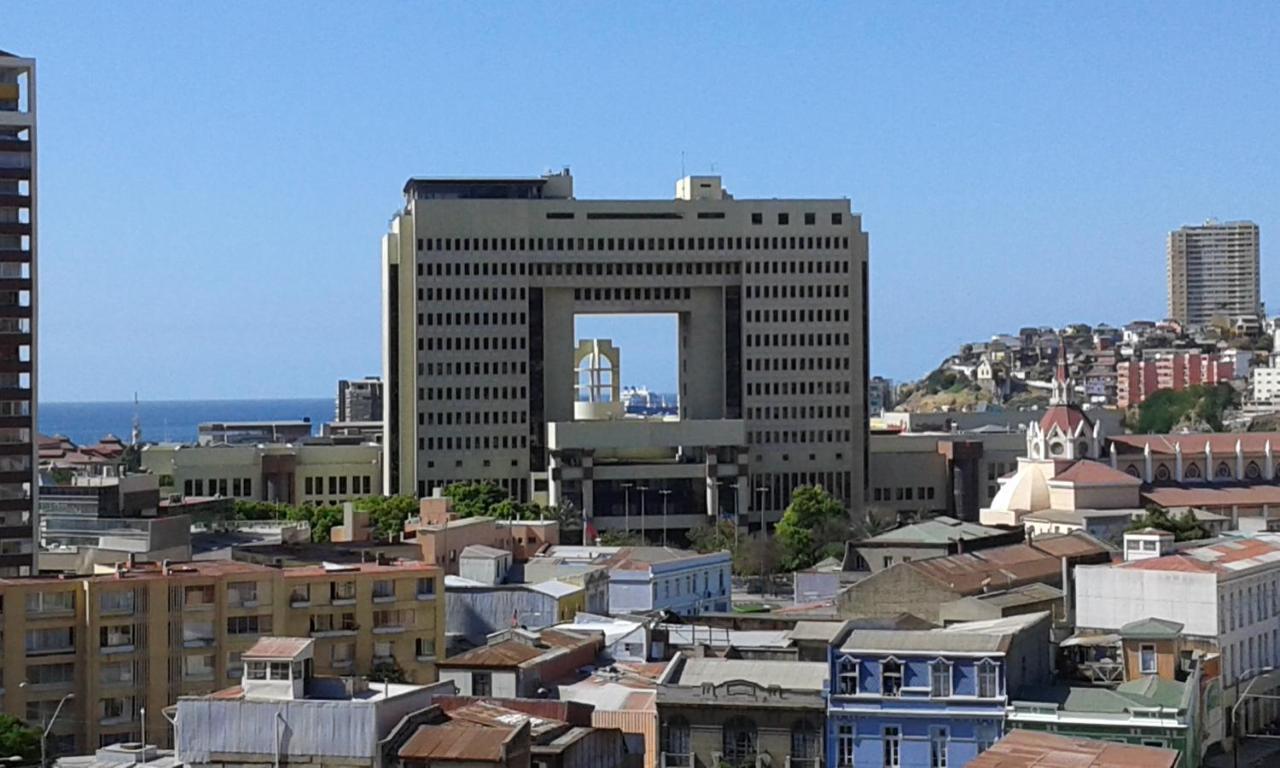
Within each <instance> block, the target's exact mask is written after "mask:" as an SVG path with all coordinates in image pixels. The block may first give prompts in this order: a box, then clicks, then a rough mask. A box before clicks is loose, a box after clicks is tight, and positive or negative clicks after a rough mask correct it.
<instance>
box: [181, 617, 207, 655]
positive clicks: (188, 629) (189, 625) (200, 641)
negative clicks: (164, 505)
mask: <svg viewBox="0 0 1280 768" xmlns="http://www.w3.org/2000/svg"><path fill="white" fill-rule="evenodd" d="M213 643H214V637H213V621H212V620H208V621H192V620H191V619H188V618H185V617H184V618H183V620H182V645H183V647H184V648H205V647H207V646H211V645H213Z"/></svg>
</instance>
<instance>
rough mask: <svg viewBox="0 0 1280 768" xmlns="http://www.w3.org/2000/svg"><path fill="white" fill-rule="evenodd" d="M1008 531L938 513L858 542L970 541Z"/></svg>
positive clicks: (926, 542)
mask: <svg viewBox="0 0 1280 768" xmlns="http://www.w3.org/2000/svg"><path fill="white" fill-rule="evenodd" d="M1007 533H1008V531H1005V530H1001V529H999V528H991V527H988V526H985V525H978V524H977V523H969V522H965V521H963V520H957V519H955V518H954V517H948V516H946V515H939V516H938V517H934V518H930V519H928V520H924V521H922V522H919V523H912V524H910V525H904V526H902V527H901V528H895V529H894V530H892V531H886V532H884V533H881V534H878V535H876V536H872V537H870V538H867V539H863V540H862V541H860V542H858V545H859V546H865V545H867V544H894V545H899V544H942V543H946V542H952V541H971V540H974V539H983V538H987V537H990V536H1004V535H1006V534H1007Z"/></svg>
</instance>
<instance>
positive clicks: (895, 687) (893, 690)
mask: <svg viewBox="0 0 1280 768" xmlns="http://www.w3.org/2000/svg"><path fill="white" fill-rule="evenodd" d="M901 692H902V663H901V662H900V661H898V660H897V659H885V660H884V661H882V662H880V694H881V695H882V696H889V697H895V698H896V697H897V696H899V695H901Z"/></svg>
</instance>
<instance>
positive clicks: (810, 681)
mask: <svg viewBox="0 0 1280 768" xmlns="http://www.w3.org/2000/svg"><path fill="white" fill-rule="evenodd" d="M681 661H682V664H681V666H680V668H679V669H678V670H677V671H676V672H675V674H674V675H673V676H672V677H671V679H669V680H668V681H667V685H676V686H680V687H682V688H701V687H702V685H703V683H711V684H712V685H721V684H723V683H727V682H731V681H734V680H745V681H747V682H751V683H755V684H756V685H761V686H765V687H768V686H773V685H776V686H779V687H781V688H784V689H787V690H792V691H813V692H821V691H823V690H825V688H826V681H827V665H826V664H825V663H823V662H820V661H774V660H769V661H759V660H755V659H717V658H708V659H681Z"/></svg>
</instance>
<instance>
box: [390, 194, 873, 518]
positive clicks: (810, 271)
mask: <svg viewBox="0 0 1280 768" xmlns="http://www.w3.org/2000/svg"><path fill="white" fill-rule="evenodd" d="M703 183H706V184H708V185H709V186H707V187H703V186H702V185H703ZM572 194H573V193H572V177H570V176H569V175H568V173H567V171H566V172H565V173H562V174H551V175H548V176H545V177H542V178H533V179H514V180H511V179H507V180H503V179H494V180H439V181H430V180H411V181H410V182H409V183H408V184H407V185H406V187H405V195H406V204H405V206H404V208H403V209H402V210H401V211H399V212H398V213H397V214H396V216H395V217H394V218H393V219H392V221H391V230H390V233H389V234H387V235H386V236H385V237H384V238H383V242H382V251H383V296H384V302H383V329H384V334H383V341H384V346H383V353H384V358H383V359H384V375H383V379H384V381H385V382H386V383H387V393H386V395H387V396H386V400H385V410H386V414H385V420H386V423H387V427H388V434H387V437H386V440H385V444H386V451H387V457H386V461H385V462H384V466H385V471H386V474H387V477H386V482H385V487H386V488H387V490H388V492H391V493H396V492H401V493H413V492H415V491H416V492H417V493H418V495H419V496H426V495H429V494H430V492H431V490H432V489H434V488H436V487H440V486H443V485H447V484H448V483H450V482H454V481H459V480H488V481H492V482H495V483H498V484H499V485H501V486H502V487H503V488H505V489H506V490H507V491H508V492H510V493H511V494H512V495H513V496H515V497H517V498H520V499H526V500H527V499H534V498H541V496H539V494H546V493H547V492H548V491H549V488H548V482H549V479H553V478H549V470H551V469H552V467H551V464H552V452H551V450H550V448H549V444H548V424H550V423H563V422H572V421H574V418H575V417H574V402H575V387H574V385H575V381H574V367H575V366H574V355H575V350H576V349H577V346H578V339H577V338H576V337H575V333H574V317H575V315H580V314H610V313H614V314H620V313H659V314H672V315H675V316H676V317H677V318H678V326H679V330H678V344H679V350H678V355H677V360H678V367H679V370H678V387H679V393H678V396H679V417H680V418H681V419H682V420H692V421H699V420H702V421H719V420H729V421H735V420H740V421H741V422H743V425H744V431H745V443H744V444H743V445H740V446H735V448H736V449H737V450H739V451H740V452H741V453H742V454H744V456H745V458H746V460H747V462H748V464H749V473H750V474H749V477H743V478H742V479H740V480H738V479H735V480H734V482H733V483H730V484H728V485H727V487H720V486H717V487H718V488H719V490H718V491H717V498H716V499H715V502H716V504H715V506H716V507H719V508H721V509H724V510H726V511H730V510H733V509H734V505H735V503H737V502H738V501H744V504H743V506H739V507H738V508H737V512H739V513H740V514H742V515H743V516H744V517H750V518H751V519H753V520H754V519H756V518H757V515H756V514H755V512H754V510H756V509H758V508H761V507H763V508H764V509H765V511H766V513H767V515H768V517H770V518H772V519H776V518H777V517H778V515H779V514H780V511H781V510H782V509H783V508H784V507H785V506H786V504H787V502H788V500H789V497H790V490H791V489H792V488H793V487H795V486H797V485H801V484H804V483H821V484H823V485H824V486H826V487H828V488H829V489H830V490H832V491H833V492H834V493H836V494H837V495H838V496H840V497H841V498H842V499H844V500H845V501H846V502H847V503H848V504H849V505H850V506H851V507H852V508H854V509H855V510H857V511H860V510H861V507H862V503H863V496H864V479H865V477H866V462H867V456H866V438H865V429H866V427H865V425H866V423H867V422H866V355H867V344H866V330H867V317H866V307H867V304H866V285H867V235H866V233H865V232H863V231H862V228H861V220H860V217H859V216H858V215H856V214H854V213H853V212H852V211H851V209H850V204H849V201H848V200H847V199H845V200H835V199H830V200H734V199H732V198H731V197H729V196H728V194H727V193H725V192H724V191H723V189H721V188H720V187H719V179H718V178H709V179H701V178H694V179H691V180H688V181H686V182H685V183H684V184H683V186H682V190H681V195H680V197H678V198H677V199H674V200H577V199H574V198H573V196H572ZM695 454H696V455H697V456H702V455H704V454H703V453H702V452H699V451H697V450H692V449H691V451H690V452H689V454H688V455H689V456H694V455H695ZM724 458H725V459H726V460H722V461H721V462H719V463H721V464H727V465H736V464H737V456H734V457H732V459H728V457H724ZM701 482H703V483H705V482H706V478H705V477H704V478H702V480H701ZM662 487H663V488H664V489H668V490H670V489H673V488H676V485H675V484H674V483H672V484H670V485H663V486H662ZM757 488H760V489H762V490H760V491H758V492H757V491H756V490H755V489H757ZM744 489H745V492H744ZM677 490H679V492H680V493H682V494H685V498H687V499H688V501H687V502H686V505H687V506H686V508H687V507H692V506H695V505H696V507H697V508H698V509H699V510H702V507H703V506H704V505H705V501H704V500H703V499H704V495H705V494H704V493H703V487H702V486H698V487H697V488H696V490H694V489H692V488H691V487H690V486H688V485H687V483H686V484H684V485H681V486H680V487H679V489H677ZM562 492H564V491H562ZM567 492H568V493H569V494H570V498H571V500H573V501H574V503H575V504H577V506H578V507H579V508H581V506H582V499H581V498H572V494H573V493H575V492H576V493H578V494H581V493H582V490H581V488H580V487H579V488H578V490H577V491H573V490H568V491H567ZM592 494H593V495H594V494H604V495H602V496H596V499H595V500H593V507H596V509H595V513H596V514H597V515H600V514H614V512H615V511H616V513H617V514H619V515H621V514H622V510H621V507H622V503H621V502H620V501H619V502H617V510H615V509H614V506H615V501H616V500H617V499H620V498H621V496H622V493H621V492H620V491H619V489H617V488H614V487H612V486H607V487H605V486H602V485H600V484H597V487H596V488H594V489H593V490H592ZM721 494H722V495H721ZM743 496H745V497H746V498H745V499H742V497H743ZM670 498H671V501H672V503H674V500H675V498H676V497H675V496H674V495H673V496H671V497H670ZM651 502H652V506H653V507H655V509H656V507H657V498H656V497H655V498H654V499H652V500H651ZM602 504H603V505H604V506H606V507H607V508H608V509H607V510H603V509H600V508H599V507H601V506H602ZM673 511H674V510H673ZM703 511H704V513H712V512H714V511H715V510H714V509H711V510H703ZM746 513H751V514H750V515H747V514H746Z"/></svg>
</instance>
